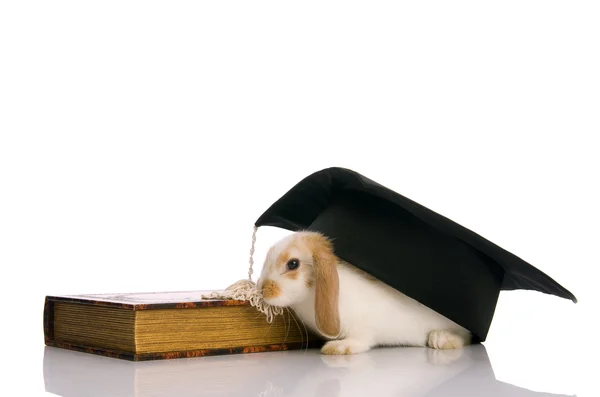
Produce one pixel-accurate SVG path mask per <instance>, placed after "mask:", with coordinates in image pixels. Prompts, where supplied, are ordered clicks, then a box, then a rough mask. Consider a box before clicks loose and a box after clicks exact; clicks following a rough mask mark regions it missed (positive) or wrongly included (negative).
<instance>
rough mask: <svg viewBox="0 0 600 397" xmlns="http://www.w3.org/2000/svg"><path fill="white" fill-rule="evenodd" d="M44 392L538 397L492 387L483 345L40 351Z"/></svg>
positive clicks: (69, 396)
mask: <svg viewBox="0 0 600 397" xmlns="http://www.w3.org/2000/svg"><path fill="white" fill-rule="evenodd" d="M44 381H45V387H46V391H47V392H50V393H54V394H57V395H59V396H64V397H75V396H77V397H84V396H90V397H92V396H94V397H96V396H103V397H104V396H114V397H121V396H154V397H158V396H177V397H191V396H194V397H197V396H261V397H267V396H278V397H283V396H306V397H307V396H327V397H336V396H378V397H379V396H401V397H417V396H418V397H421V396H428V397H434V396H440V397H441V396H445V397H446V396H490V397H496V396H517V397H521V396H522V397H526V396H531V397H546V396H557V395H555V394H546V393H537V392H533V391H530V390H527V389H523V388H519V387H516V386H513V385H510V384H507V383H502V382H499V381H497V380H496V378H495V376H494V372H493V370H492V366H491V364H490V361H489V358H488V355H487V352H486V350H485V347H484V346H483V345H474V346H469V347H467V348H465V349H461V350H455V351H437V350H431V349H424V348H388V349H375V350H373V351H370V352H368V353H366V354H360V355H353V356H324V355H321V354H319V352H318V350H308V351H306V352H305V351H288V352H271V353H254V354H246V355H229V356H215V357H200V358H191V359H175V360H161V361H147V362H129V361H123V360H118V359H112V358H107V357H101V356H96V355H92V354H87V353H79V352H73V351H68V350H64V349H58V348H53V347H46V349H45V352H44Z"/></svg>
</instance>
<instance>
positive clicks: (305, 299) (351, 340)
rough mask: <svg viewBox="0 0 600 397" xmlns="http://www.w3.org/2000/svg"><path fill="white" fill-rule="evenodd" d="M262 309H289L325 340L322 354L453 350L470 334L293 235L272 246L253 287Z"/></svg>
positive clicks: (321, 242)
mask: <svg viewBox="0 0 600 397" xmlns="http://www.w3.org/2000/svg"><path fill="white" fill-rule="evenodd" d="M257 288H258V289H259V291H262V294H263V298H264V300H265V302H266V303H268V304H270V305H273V306H280V307H288V308H290V309H292V310H293V311H294V312H295V313H296V314H297V316H298V317H299V318H300V319H301V320H302V321H304V323H305V324H306V326H308V327H310V328H311V329H312V330H313V331H314V332H316V333H317V334H319V335H321V336H322V337H323V338H324V339H326V340H329V341H328V342H327V343H325V345H324V346H323V347H322V349H321V352H322V353H324V354H356V353H362V352H366V351H368V350H370V349H371V348H373V347H376V346H428V347H431V348H435V349H456V348H461V347H463V346H465V345H467V344H470V343H471V333H470V332H469V331H468V330H466V329H464V328H463V327H461V326H459V325H458V324H456V323H454V322H453V321H451V320H449V319H448V318H446V317H444V316H442V315H440V314H438V313H437V312H435V311H433V310H431V309H430V308H428V307H426V306H424V305H422V304H421V303H419V302H417V301H416V300H414V299H412V298H410V297H408V296H406V295H404V294H402V293H401V292H399V291H397V290H396V289H394V288H392V287H390V286H389V285H387V284H385V283H383V282H381V281H379V280H377V279H375V278H374V277H372V276H370V275H368V274H367V273H365V272H363V271H361V270H359V269H358V268H356V267H354V266H352V265H351V264H349V263H346V262H344V261H342V260H340V259H339V258H338V257H337V256H336V255H335V254H334V249H333V243H332V242H331V241H330V240H329V239H328V238H326V237H325V236H323V235H321V234H319V233H315V232H306V231H301V232H296V233H293V234H291V235H289V236H287V237H285V238H283V239H282V240H281V241H279V242H278V243H277V244H275V245H273V246H272V247H271V248H270V249H269V251H268V253H267V256H266V258H265V262H264V265H263V268H262V271H261V274H260V277H259V279H258V282H257Z"/></svg>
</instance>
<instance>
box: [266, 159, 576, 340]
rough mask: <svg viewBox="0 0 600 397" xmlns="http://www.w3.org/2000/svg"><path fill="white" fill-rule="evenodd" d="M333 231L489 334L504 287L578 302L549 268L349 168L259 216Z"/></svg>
mask: <svg viewBox="0 0 600 397" xmlns="http://www.w3.org/2000/svg"><path fill="white" fill-rule="evenodd" d="M260 226H274V227H278V228H283V229H286V230H290V231H301V230H305V231H315V232H320V233H322V234H323V235H325V236H327V237H328V238H330V239H331V241H332V243H333V246H334V250H335V253H336V255H337V256H338V257H339V258H341V259H342V260H345V261H347V262H349V263H350V264H352V265H354V266H356V267H357V268H359V269H361V270H363V271H365V272H367V273H369V274H371V275H372V276H374V277H376V278H378V279H379V280H380V281H382V282H384V283H386V284H388V285H390V286H391V287H393V288H395V289H396V290H398V291H400V292H402V293H404V294H405V295H407V296H409V297H411V298H413V299H415V300H416V301H419V302H420V303H422V304H424V305H425V306H427V307H429V308H431V309H433V310H435V311H436V312H438V313H440V314H441V315H443V316H445V317H447V318H449V319H450V320H452V321H454V322H455V323H457V324H459V325H461V326H463V327H464V328H466V329H468V330H470V331H471V332H472V333H473V337H474V339H475V341H481V342H482V341H484V340H485V339H486V336H487V333H488V330H489V327H490V324H491V321H492V317H493V315H494V311H495V308H496V303H497V301H498V296H499V293H500V291H501V290H517V289H521V290H534V291H539V292H542V293H546V294H552V295H556V296H558V297H561V298H565V299H570V300H572V301H573V302H577V299H576V298H575V296H574V295H573V294H572V293H571V292H569V291H568V290H567V289H565V288H564V287H562V286H561V285H560V284H558V283H557V282H556V281H554V280H553V279H552V278H550V277H549V276H548V275H546V274H544V273H543V272H541V271H540V270H538V269H536V268H535V267H533V266H532V265H530V264H529V263H527V262H525V261H524V260H522V259H521V258H519V257H517V256H515V255H514V254H512V253H510V252H508V251H506V250H504V249H503V248H501V247H499V246H497V245H495V244H494V243H492V242H490V241H488V240H486V239H485V238H483V237H481V236H479V235H478V234H476V233H474V232H473V231H471V230H469V229H467V228H465V227H463V226H461V225H459V224H457V223H455V222H453V221H452V220H450V219H448V218H446V217H444V216H442V215H440V214H438V213H436V212H434V211H432V210H430V209H428V208H426V207H424V206H422V205H420V204H418V203H416V202H414V201H412V200H410V199H408V198H406V197H404V196H402V195H400V194H398V193H396V192H394V191H392V190H390V189H388V188H386V187H384V186H382V185H380V184H379V183H377V182H374V181H372V180H370V179H368V178H366V177H365V176H363V175H360V174H359V173H357V172H355V171H352V170H348V169H345V168H339V167H333V168H327V169H324V170H321V171H318V172H315V173H313V174H312V175H309V176H308V177H306V178H304V179H303V180H302V181H300V182H299V183H298V184H296V185H295V186H294V187H292V188H291V189H290V190H289V191H288V192H287V193H285V194H284V195H283V196H282V197H281V198H280V199H278V200H277V201H276V202H275V203H273V204H272V205H271V206H270V207H269V208H268V209H267V210H266V211H265V212H264V213H263V214H262V215H261V216H260V217H259V218H258V220H257V221H256V222H255V230H256V228H258V227H260Z"/></svg>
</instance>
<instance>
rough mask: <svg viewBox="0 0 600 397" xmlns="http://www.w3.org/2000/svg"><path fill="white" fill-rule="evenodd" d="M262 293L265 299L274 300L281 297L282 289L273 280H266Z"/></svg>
mask: <svg viewBox="0 0 600 397" xmlns="http://www.w3.org/2000/svg"><path fill="white" fill-rule="evenodd" d="M262 291H263V298H265V299H273V298H277V297H278V296H279V295H281V289H279V286H278V285H277V283H276V282H275V281H273V280H265V282H264V286H263V289H262Z"/></svg>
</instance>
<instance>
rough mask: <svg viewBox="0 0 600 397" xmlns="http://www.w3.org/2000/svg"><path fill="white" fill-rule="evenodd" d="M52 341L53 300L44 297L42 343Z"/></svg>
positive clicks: (49, 343) (48, 343)
mask: <svg viewBox="0 0 600 397" xmlns="http://www.w3.org/2000/svg"><path fill="white" fill-rule="evenodd" d="M53 342H54V301H53V300H52V299H50V298H48V297H46V299H45V301H44V343H45V344H46V345H51V344H52V343H53Z"/></svg>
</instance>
